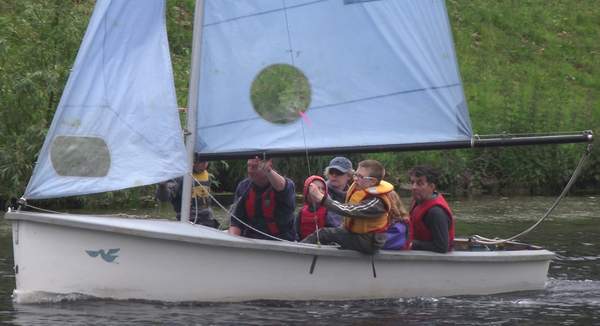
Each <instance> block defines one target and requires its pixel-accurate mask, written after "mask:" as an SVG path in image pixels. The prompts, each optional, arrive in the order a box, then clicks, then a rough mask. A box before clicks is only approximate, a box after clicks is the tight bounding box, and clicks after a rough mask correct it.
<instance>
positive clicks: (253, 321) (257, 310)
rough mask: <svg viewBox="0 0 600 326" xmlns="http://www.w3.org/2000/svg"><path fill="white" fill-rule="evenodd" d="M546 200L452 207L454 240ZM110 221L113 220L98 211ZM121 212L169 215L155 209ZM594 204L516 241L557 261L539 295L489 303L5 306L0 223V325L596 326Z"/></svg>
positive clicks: (504, 227) (576, 200)
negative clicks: (344, 325)
mask: <svg viewBox="0 0 600 326" xmlns="http://www.w3.org/2000/svg"><path fill="white" fill-rule="evenodd" d="M553 200H554V199H553V198H547V197H533V198H532V197H522V198H485V199H479V200H473V201H464V200H461V201H454V202H452V203H451V204H452V206H453V208H454V211H455V213H456V215H457V220H458V223H457V233H458V234H460V235H472V234H476V233H477V234H480V235H483V236H487V237H493V236H499V237H508V236H511V235H514V234H516V233H519V232H520V231H522V230H524V229H526V228H527V227H529V226H530V225H531V224H533V223H534V222H535V221H536V220H537V219H538V218H539V217H541V216H542V215H543V214H544V212H545V210H546V209H547V207H549V206H550V205H551V203H552V201H553ZM106 213H112V212H106ZM128 213H130V214H146V215H149V216H157V215H161V216H169V215H170V212H169V211H168V210H165V209H164V208H161V211H160V212H157V210H150V211H130V212H128ZM598 239H600V196H598V197H573V198H571V197H568V198H566V199H565V200H564V201H563V203H561V205H560V206H559V208H557V210H556V211H555V212H554V213H553V214H552V215H551V216H550V217H549V218H548V219H547V220H546V221H545V222H544V223H542V224H541V225H540V226H539V227H538V228H537V229H536V230H534V231H533V232H531V233H530V234H528V235H527V236H525V237H524V238H523V239H522V240H523V241H525V242H530V243H534V244H538V245H542V246H544V247H546V248H548V249H550V250H552V251H555V252H556V253H558V258H557V259H556V260H555V261H554V262H553V263H552V265H551V267H550V271H549V276H550V279H549V282H548V284H547V286H546V289H545V290H543V291H531V292H519V293H509V294H502V295H490V296H461V297H447V298H446V297H441V298H409V299H397V300H371V301H343V302H319V301H315V302H280V301H255V302H246V303H177V304H175V303H161V302H140V301H110V300H96V299H91V298H86V297H83V296H78V295H69V296H63V297H60V298H57V297H47V298H46V299H47V301H46V302H45V303H41V304H20V305H17V304H13V303H12V300H11V298H10V294H11V292H12V290H13V289H14V274H13V270H12V253H11V250H12V248H11V239H10V228H9V227H8V224H7V223H6V222H2V223H0V244H1V245H0V293H1V297H0V322H2V323H4V324H16V325H63V324H80V325H88V324H101V325H122V324H138V325H148V324H169V325H190V324H224V325H228V324H246V325H265V324H266V325H269V324H270V325H275V324H281V323H282V322H285V323H287V324H306V323H311V324H332V323H339V322H346V323H348V322H352V323H360V324H372V325H380V324H389V325H392V324H393V325H400V324H405V325H422V324H431V325H432V324H435V325H440V324H442V325H443V324H447V325H473V324H484V323H486V324H487V323H490V324H493V325H515V324H518V325H548V324H564V325H593V324H600V312H599V311H600V249H599V246H600V240H598Z"/></svg>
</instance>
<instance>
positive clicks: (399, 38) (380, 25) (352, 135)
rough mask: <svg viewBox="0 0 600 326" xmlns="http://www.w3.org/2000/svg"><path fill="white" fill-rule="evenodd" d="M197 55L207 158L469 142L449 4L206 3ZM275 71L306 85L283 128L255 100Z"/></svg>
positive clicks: (336, 0)
mask: <svg viewBox="0 0 600 326" xmlns="http://www.w3.org/2000/svg"><path fill="white" fill-rule="evenodd" d="M201 56H202V57H201V62H202V68H201V79H200V91H199V96H198V98H199V100H198V120H197V122H198V123H197V125H198V128H197V130H198V133H197V141H196V150H197V151H199V152H201V153H204V154H207V155H209V156H210V154H219V153H229V154H231V153H244V152H252V151H254V152H271V151H280V152H286V151H298V150H311V149H320V148H336V149H342V150H343V148H344V147H351V146H367V147H369V146H371V147H377V146H381V145H389V144H412V143H427V142H442V141H454V140H468V139H470V137H471V135H472V131H471V123H470V120H469V116H468V111H467V107H466V103H465V97H464V94H463V88H462V82H461V79H460V74H459V71H458V67H457V60H456V56H455V51H454V47H453V42H452V35H451V30H450V25H449V21H448V16H447V13H446V7H445V3H444V1H443V0H427V1H425V0H402V1H396V0H317V1H315V0H295V1H294V0H287V1H270V0H269V1H266V0H265V1H239V0H235V1H234V0H206V1H205V15H204V29H203V45H202V55H201ZM273 64H286V65H289V66H292V67H295V68H296V69H298V70H299V71H301V72H302V73H303V74H304V75H305V76H306V79H307V81H308V84H309V85H310V104H309V106H308V110H307V111H306V112H305V114H302V115H304V117H302V118H300V117H298V119H295V121H291V122H290V123H287V124H279V123H272V122H269V121H267V120H265V119H263V118H261V116H260V115H259V114H258V113H257V112H256V111H255V109H254V107H253V104H252V100H251V88H252V83H253V81H254V80H255V78H256V77H257V75H259V73H260V72H261V71H262V70H263V69H265V67H268V66H270V65H273ZM299 115H301V114H299Z"/></svg>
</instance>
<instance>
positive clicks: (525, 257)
mask: <svg viewBox="0 0 600 326" xmlns="http://www.w3.org/2000/svg"><path fill="white" fill-rule="evenodd" d="M95 218H98V219H102V220H105V221H102V223H94V221H91V220H86V216H85V215H79V214H50V213H37V212H30V211H9V212H7V213H6V214H5V216H4V219H5V220H10V221H26V222H34V223H43V224H50V225H59V226H66V227H72V228H79V229H85V230H93V231H103V232H108V233H116V234H120V235H129V236H137V237H143V238H151V239H160V240H167V241H177V242H187V243H194V244H201V245H208V246H216V247H229V248H239V249H244V250H265V251H278V252H286V253H293V254H301V255H310V256H331V257H346V258H351V257H354V258H362V259H371V256H370V255H365V254H361V253H359V252H356V251H352V250H339V249H338V248H337V247H335V246H320V247H319V246H317V245H308V244H300V243H290V242H277V241H272V240H260V239H250V238H240V237H236V236H233V235H231V236H230V237H231V239H218V238H209V237H206V236H205V235H203V234H198V235H197V236H193V235H189V234H183V233H181V232H180V233H178V232H176V230H177V229H178V228H182V227H186V228H187V227H189V228H198V229H201V230H202V231H203V232H206V231H209V232H219V233H221V235H224V234H223V232H222V231H219V230H216V229H213V228H209V227H205V226H202V225H194V224H191V223H190V224H185V223H181V222H179V221H172V220H166V219H141V218H138V219H136V218H123V217H120V216H116V215H103V216H101V217H100V216H95ZM117 220H121V221H125V220H126V221H127V223H129V224H131V223H139V222H137V221H141V223H144V224H145V223H148V222H152V221H156V222H159V223H164V224H168V223H173V226H174V228H172V229H171V232H158V231H153V230H146V229H144V228H143V226H144V225H143V224H140V227H139V228H135V227H132V226H131V225H129V226H123V225H117V223H111V222H114V221H117ZM134 221H135V222H134ZM173 230H175V231H173ZM554 257H555V254H554V253H553V252H551V251H548V250H546V249H532V250H514V251H453V252H450V253H446V254H440V253H435V252H429V251H413V250H407V251H396V250H382V251H380V252H379V253H377V254H375V259H376V260H394V261H397V260H405V261H436V262H437V261H443V262H481V263H501V262H519V261H550V260H552V259H553V258H554Z"/></svg>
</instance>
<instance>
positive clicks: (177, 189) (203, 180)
mask: <svg viewBox="0 0 600 326" xmlns="http://www.w3.org/2000/svg"><path fill="white" fill-rule="evenodd" d="M193 179H194V180H193V186H192V187H193V188H192V201H191V204H190V222H193V223H195V224H202V225H205V226H209V227H213V228H218V227H219V222H218V221H217V220H216V219H215V217H214V214H213V211H212V208H211V199H210V175H209V173H208V162H206V161H203V160H201V158H200V157H199V155H198V153H196V154H195V155H194V166H193ZM182 189H183V178H182V177H181V178H177V179H171V180H169V181H166V182H162V183H160V184H159V185H158V189H157V190H156V198H157V199H158V200H160V201H170V202H171V204H172V205H173V209H174V210H175V212H176V213H177V216H176V217H177V220H178V221H180V220H181V198H182V192H183V191H182Z"/></svg>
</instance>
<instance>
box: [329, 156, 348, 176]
mask: <svg viewBox="0 0 600 326" xmlns="http://www.w3.org/2000/svg"><path fill="white" fill-rule="evenodd" d="M327 169H336V170H338V171H340V172H343V173H347V172H348V171H350V170H352V162H350V160H349V159H347V158H345V157H343V156H338V157H334V158H333V160H331V162H329V166H328V167H327Z"/></svg>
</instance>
